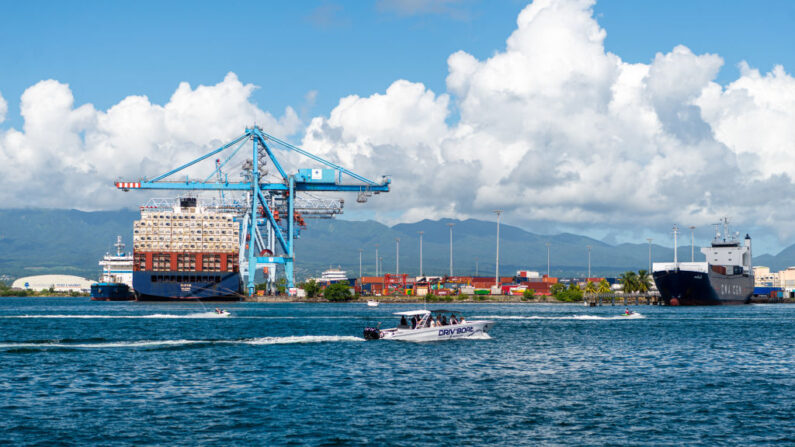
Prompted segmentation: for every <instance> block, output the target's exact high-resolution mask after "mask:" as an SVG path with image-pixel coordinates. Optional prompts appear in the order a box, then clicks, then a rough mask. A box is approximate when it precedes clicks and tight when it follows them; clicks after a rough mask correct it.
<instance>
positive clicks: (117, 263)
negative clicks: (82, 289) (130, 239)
mask: <svg viewBox="0 0 795 447" xmlns="http://www.w3.org/2000/svg"><path fill="white" fill-rule="evenodd" d="M113 246H114V247H116V253H115V254H111V253H105V256H104V257H103V258H102V260H100V261H99V266H100V267H102V275H101V276H100V278H99V282H98V283H95V284H92V285H91V299H93V300H96V301H117V300H129V299H132V297H133V294H132V290H133V287H132V281H133V278H132V276H133V275H132V273H133V255H132V253H129V252H125V251H124V248H125V245H124V243H123V242H122V239H121V236H117V237H116V243H115V244H113Z"/></svg>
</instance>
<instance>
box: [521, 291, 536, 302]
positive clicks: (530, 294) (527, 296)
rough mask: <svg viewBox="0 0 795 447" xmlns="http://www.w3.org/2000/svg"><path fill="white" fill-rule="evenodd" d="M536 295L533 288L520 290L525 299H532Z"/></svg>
mask: <svg viewBox="0 0 795 447" xmlns="http://www.w3.org/2000/svg"><path fill="white" fill-rule="evenodd" d="M535 297H536V291H535V290H533V289H524V292H522V299H523V300H525V301H528V300H532V299H534V298H535Z"/></svg>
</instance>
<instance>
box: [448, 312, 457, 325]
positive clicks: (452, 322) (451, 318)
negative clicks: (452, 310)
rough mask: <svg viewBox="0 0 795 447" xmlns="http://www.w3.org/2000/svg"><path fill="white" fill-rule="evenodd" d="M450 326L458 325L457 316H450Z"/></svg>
mask: <svg viewBox="0 0 795 447" xmlns="http://www.w3.org/2000/svg"><path fill="white" fill-rule="evenodd" d="M450 324H458V320H456V318H455V314H450Z"/></svg>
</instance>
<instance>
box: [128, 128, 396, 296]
mask: <svg viewBox="0 0 795 447" xmlns="http://www.w3.org/2000/svg"><path fill="white" fill-rule="evenodd" d="M247 142H251V158H250V159H248V158H247V159H246V161H245V162H244V163H243V168H242V171H243V172H242V174H241V177H242V180H241V181H229V178H228V176H227V175H225V174H223V171H222V169H223V168H224V166H226V165H227V163H229V161H230V160H232V158H233V157H235V156H236V155H237V154H238V153H239V152H240V151H241V149H243V147H245V146H246V143H247ZM277 146H278V147H280V148H281V149H284V150H287V151H290V152H295V153H297V154H300V155H301V156H304V157H306V158H309V159H311V160H313V161H315V162H317V163H319V164H321V165H323V166H325V167H326V168H310V169H298V170H297V172H296V173H294V174H288V173H287V171H285V169H284V167H283V166H282V164H281V163H280V162H279V160H278V159H277V158H276V155H275V153H274V150H273V149H274V148H275V147H277ZM221 153H224V155H226V157H225V158H223V159H222V158H218V159H216V161H215V169H214V170H213V172H211V173H210V174H209V175H208V176H207V177H206V178H204V179H202V180H193V179H190V178H189V177H188V176H186V177H185V179H184V180H173V177H172V176H174V175H175V174H177V173H179V172H180V171H183V170H186V169H187V168H189V167H191V166H193V165H195V164H197V163H199V162H201V161H203V160H206V159H208V158H210V157H213V156H215V155H218V154H221ZM219 157H220V155H219ZM253 160H256V162H254V161H253ZM269 163H270V164H272V166H273V167H274V168H275V169H276V171H277V172H276V174H277V175H276V176H275V177H276V179H277V181H268V179H267V178H266V177H267V174H268V164H269ZM346 177H350V179H347V178H346ZM169 178H172V179H169ZM390 183H391V181H390V179H389V178H388V177H386V176H384V177H382V178H381V181H380V182H375V181H372V180H369V179H367V178H365V177H363V176H361V175H358V174H356V173H354V172H351V171H349V170H347V169H345V168H344V167H342V166H339V165H336V164H334V163H332V162H330V161H328V160H324V159H323V158H321V157H318V156H316V155H314V154H312V153H310V152H307V151H305V150H303V149H301V148H299V147H296V146H294V145H292V144H290V143H287V142H285V141H282V140H280V139H279V138H276V137H274V136H272V135H269V134H267V133H265V132H264V131H263V130H262V129H261V128H260V127H258V126H253V127H250V128H246V130H245V132H244V133H243V135H241V136H239V137H237V138H235V139H234V140H232V141H231V142H229V143H227V144H225V145H223V146H221V147H219V148H218V149H215V150H213V151H211V152H208V153H207V154H205V155H203V156H201V157H199V158H196V159H195V160H192V161H190V162H188V163H185V164H184V165H182V166H180V167H178V168H176V169H173V170H171V171H168V172H166V173H165V174H162V175H159V176H157V177H155V178H153V179H151V180H150V179H146V178H143V179H141V180H139V181H133V182H130V181H117V182H116V187H117V188H118V189H121V190H123V191H129V190H132V189H135V190H138V189H149V190H175V191H193V192H211V191H220V192H221V193H224V192H226V193H227V196H229V195H230V194H235V193H237V195H238V196H239V197H240V198H241V200H237V201H234V202H233V203H234V204H235V205H234V207H235V208H236V210H237V212H238V214H239V215H240V225H241V231H240V235H241V237H240V252H239V253H240V259H241V262H240V267H241V268H240V273H241V275H242V276H243V279H244V283H245V285H246V287H247V289H248V293H249V295H253V294H254V288H255V283H254V276H255V273H256V271H257V270H258V269H259V268H261V267H268V266H275V265H277V264H282V265H283V266H284V275H285V278H286V279H287V286H288V287H293V286H294V284H295V278H294V262H295V252H294V241H295V238H296V236H297V228H296V224H303V215H304V214H306V216H307V217H332V216H333V215H335V214H339V213H340V212H341V211H342V205H343V202H342V201H334V200H327V199H322V198H320V197H317V196H314V195H311V192H323V191H333V192H355V193H357V202H360V203H361V202H366V201H367V198H368V197H370V196H371V195H373V194H379V193H382V192H389V185H390ZM297 193H304V195H306V196H308V197H300V196H298V194H297ZM302 213H304V214H302ZM263 235H264V236H263Z"/></svg>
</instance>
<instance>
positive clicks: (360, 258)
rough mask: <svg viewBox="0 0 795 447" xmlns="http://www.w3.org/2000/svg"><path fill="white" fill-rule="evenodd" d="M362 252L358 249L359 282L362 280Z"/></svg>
mask: <svg viewBox="0 0 795 447" xmlns="http://www.w3.org/2000/svg"><path fill="white" fill-rule="evenodd" d="M363 251H364V250H362V249H361V248H360V249H359V281H361V280H362V252H363Z"/></svg>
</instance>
